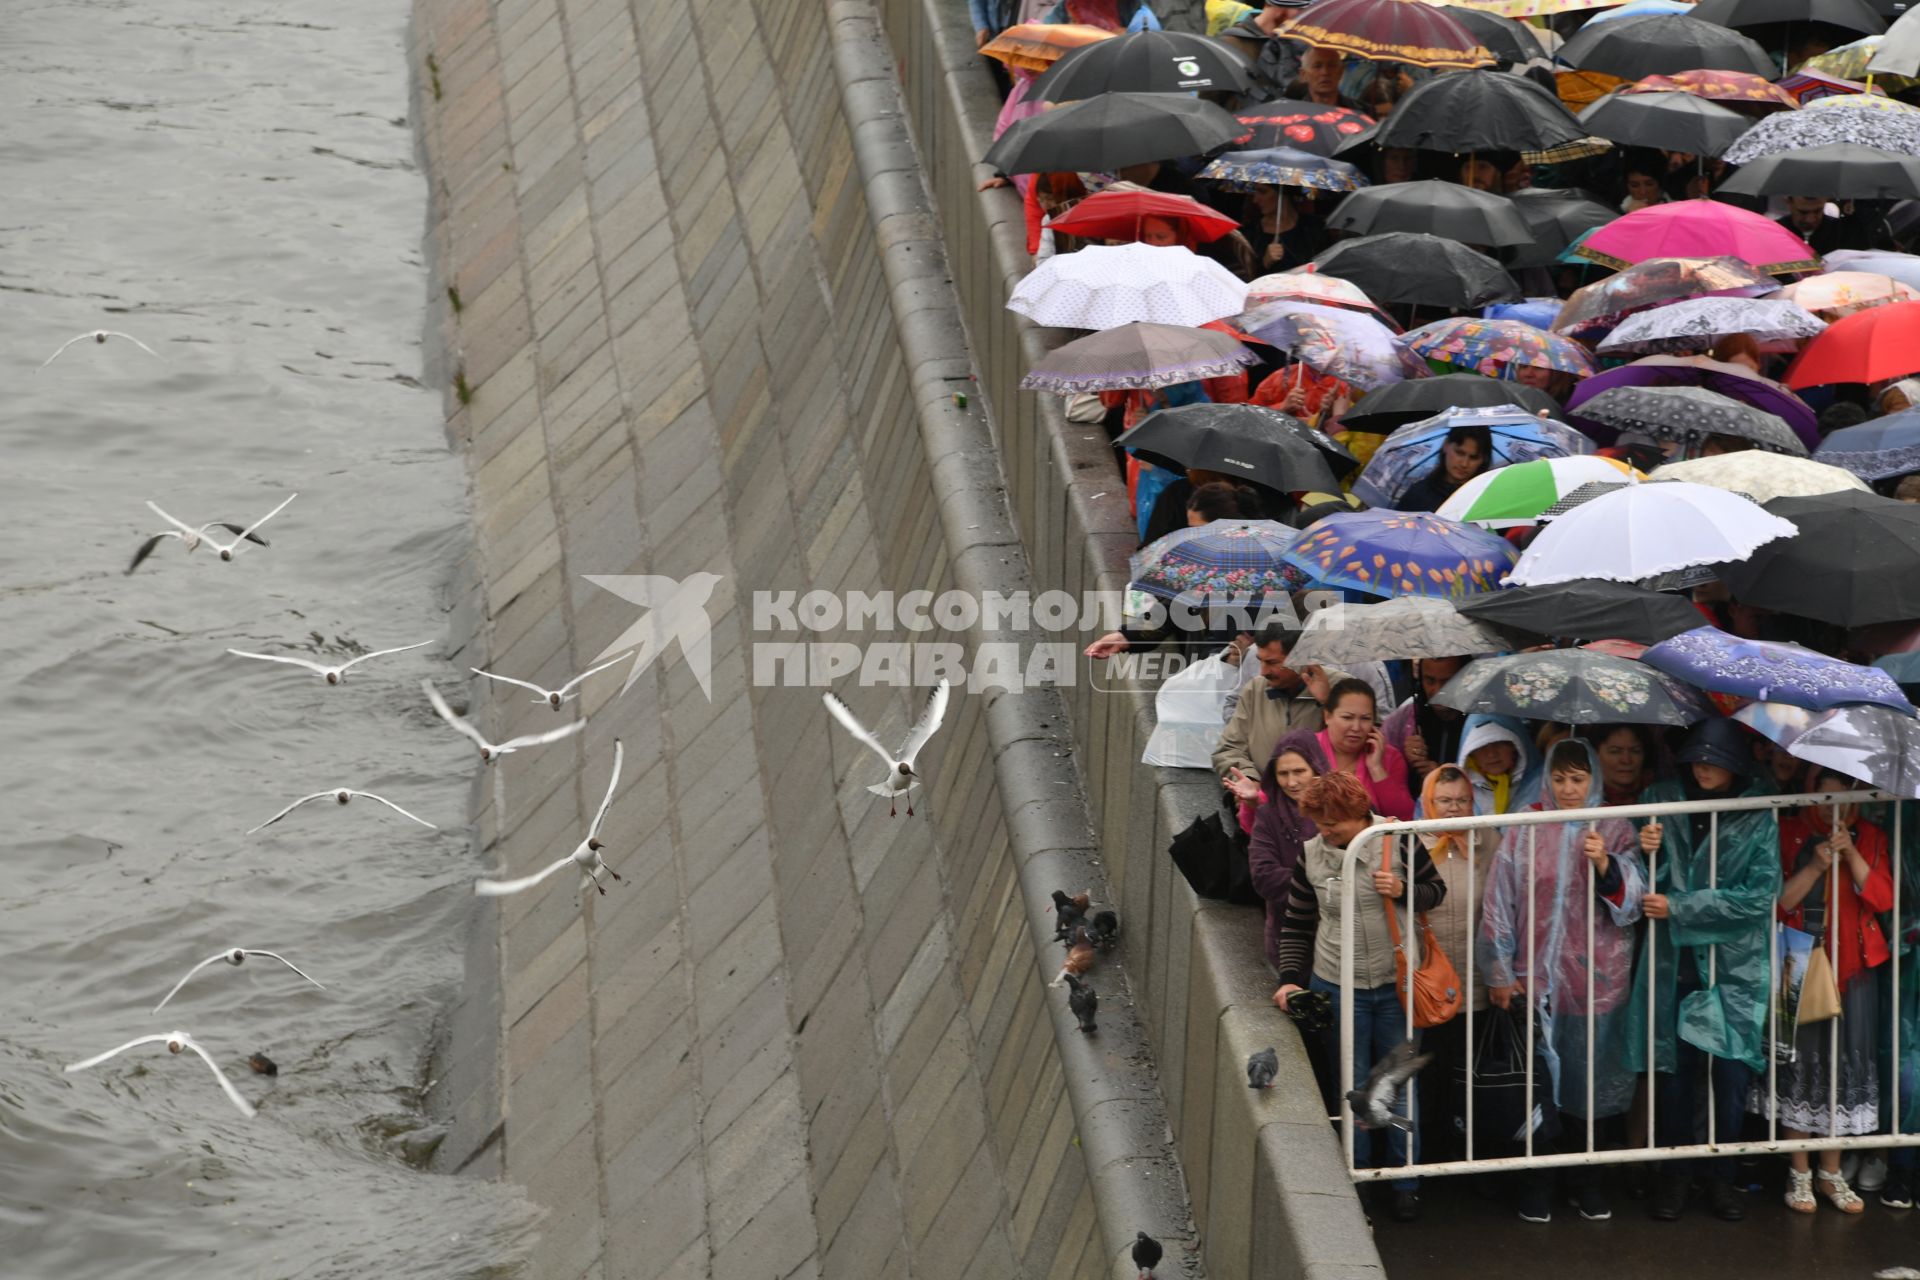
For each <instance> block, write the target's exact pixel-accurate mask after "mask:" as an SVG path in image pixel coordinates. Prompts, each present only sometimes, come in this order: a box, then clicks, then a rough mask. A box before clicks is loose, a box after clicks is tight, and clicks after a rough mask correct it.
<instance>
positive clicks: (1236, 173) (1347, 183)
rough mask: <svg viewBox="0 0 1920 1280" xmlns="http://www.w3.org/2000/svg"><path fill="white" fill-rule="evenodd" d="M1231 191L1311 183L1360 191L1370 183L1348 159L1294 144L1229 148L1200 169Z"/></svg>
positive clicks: (1327, 188) (1317, 187) (1316, 186)
mask: <svg viewBox="0 0 1920 1280" xmlns="http://www.w3.org/2000/svg"><path fill="white" fill-rule="evenodd" d="M1198 176H1200V177H1202V178H1210V179H1212V180H1213V181H1216V182H1218V183H1220V184H1221V185H1222V186H1224V187H1226V189H1227V190H1229V191H1251V190H1253V189H1254V188H1255V187H1311V188H1313V189H1314V190H1316V191H1357V190H1359V189H1360V188H1361V187H1364V186H1366V185H1367V180H1366V178H1364V177H1363V176H1361V173H1360V170H1358V169H1356V168H1354V167H1353V166H1352V165H1350V164H1348V163H1347V162H1346V161H1344V160H1330V159H1328V158H1327V157H1326V156H1321V155H1315V154H1314V153H1313V152H1311V151H1297V150H1295V149H1293V148H1292V147H1268V148H1266V149H1265V150H1262V151H1228V152H1226V153H1224V154H1222V155H1220V156H1218V157H1216V158H1215V159H1214V161H1213V162H1212V163H1211V164H1209V165H1208V166H1207V167H1206V168H1204V169H1202V170H1201V171H1200V173H1199V175H1198Z"/></svg>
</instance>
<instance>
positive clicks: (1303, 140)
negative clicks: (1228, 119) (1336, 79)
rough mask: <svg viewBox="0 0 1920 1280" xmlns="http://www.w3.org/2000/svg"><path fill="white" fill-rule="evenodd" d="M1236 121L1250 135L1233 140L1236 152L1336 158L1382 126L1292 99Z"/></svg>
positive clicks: (1361, 115) (1359, 114)
mask: <svg viewBox="0 0 1920 1280" xmlns="http://www.w3.org/2000/svg"><path fill="white" fill-rule="evenodd" d="M1288 30H1289V31H1291V30H1292V28H1288ZM1233 118H1234V119H1236V120H1238V121H1239V122H1240V123H1241V124H1243V125H1245V126H1247V132H1246V133H1245V134H1244V135H1242V136H1241V137H1238V138H1235V139H1234V140H1233V145H1234V148H1235V149H1236V150H1239V151H1263V150H1265V149H1267V148H1269V147H1292V148H1294V149H1295V150H1296V151H1311V152H1312V153H1313V154H1314V155H1317V156H1330V155H1332V154H1333V149H1334V148H1335V147H1337V146H1339V145H1340V144H1341V143H1343V142H1345V141H1347V140H1348V139H1349V138H1351V137H1353V135H1354V134H1356V133H1361V132H1363V131H1365V130H1367V129H1371V128H1373V126H1374V125H1376V124H1378V123H1379V121H1377V120H1375V119H1374V118H1373V117H1372V116H1370V115H1368V114H1367V113H1366V112H1364V111H1355V110H1354V109H1353V108H1352V107H1322V106H1316V105H1314V104H1313V103H1311V102H1297V101H1295V100H1294V99H1292V98H1276V99H1275V100H1274V101H1272V102H1269V103H1267V104H1266V105H1264V106H1259V107H1248V108H1246V109H1245V110H1243V111H1238V112H1235V113H1234V117H1233Z"/></svg>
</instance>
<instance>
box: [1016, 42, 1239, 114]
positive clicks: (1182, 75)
mask: <svg viewBox="0 0 1920 1280" xmlns="http://www.w3.org/2000/svg"><path fill="white" fill-rule="evenodd" d="M1246 88H1247V64H1246V63H1245V62H1244V61H1243V60H1242V59H1241V57H1240V55H1239V54H1237V53H1235V52H1234V51H1233V50H1232V49H1230V48H1228V47H1227V46H1226V45H1224V44H1222V43H1220V42H1219V41H1218V40H1209V39H1208V38H1207V37H1206V36H1198V35H1191V34H1189V33H1187V32H1184V31H1135V32H1133V33H1131V34H1129V35H1123V36H1116V37H1115V38H1114V39H1112V40H1101V41H1098V42H1095V43H1092V44H1087V45H1083V46H1082V47H1080V48H1078V49H1075V50H1073V51H1071V52H1070V53H1067V54H1066V55H1064V56H1063V57H1061V58H1060V60H1059V61H1057V62H1055V63H1054V64H1053V66H1052V67H1051V68H1049V69H1048V70H1047V71H1046V73H1045V74H1043V75H1041V76H1039V77H1038V78H1036V79H1035V80H1034V82H1033V84H1032V86H1031V87H1030V88H1029V89H1028V93H1029V95H1030V96H1032V97H1034V98H1037V99H1039V100H1040V101H1043V102H1078V101H1080V100H1082V99H1085V98H1093V97H1097V96H1098V95H1100V94H1103V93H1199V92H1203V91H1210V92H1214V93H1225V92H1234V93H1239V92H1244V91H1245V89H1246Z"/></svg>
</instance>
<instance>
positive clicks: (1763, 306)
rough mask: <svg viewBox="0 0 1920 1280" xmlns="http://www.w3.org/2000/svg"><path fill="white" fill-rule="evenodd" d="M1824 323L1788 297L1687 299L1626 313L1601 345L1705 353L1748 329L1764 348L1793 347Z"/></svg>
mask: <svg viewBox="0 0 1920 1280" xmlns="http://www.w3.org/2000/svg"><path fill="white" fill-rule="evenodd" d="M1816 278H1817V277H1816ZM1826 327H1827V324H1826V321H1824V320H1822V319H1820V318H1819V317H1818V316H1816V315H1814V314H1813V313H1812V312H1810V311H1808V310H1807V309H1806V308H1805V307H1802V306H1800V305H1799V304H1797V303H1794V302H1791V301H1788V300H1786V299H1784V298H1688V299H1686V300H1684V301H1681V302H1674V303H1669V304H1668V305H1666V306H1664V307H1653V308H1650V309H1648V310H1646V311H1639V312H1636V313H1634V314H1633V315H1630V316H1628V317H1627V318H1626V319H1625V320H1623V321H1621V322H1620V324H1619V325H1618V326H1616V327H1615V328H1614V330H1613V332H1612V333H1610V334H1608V335H1607V336H1606V338H1605V339H1604V340H1603V341H1602V342H1601V343H1600V346H1599V348H1598V349H1599V350H1600V351H1601V352H1603V353H1605V354H1607V355H1614V354H1630V355H1653V354H1656V353H1659V352H1665V351H1703V350H1705V349H1707V348H1708V347H1711V346H1712V345H1713V344H1714V343H1715V342H1717V341H1719V340H1720V339H1721V338H1724V337H1726V336H1727V335H1728V334H1732V333H1744V334H1746V335H1747V336H1749V337H1751V338H1752V339H1753V340H1754V341H1755V342H1757V343H1759V344H1760V349H1761V350H1763V351H1791V350H1793V349H1794V348H1795V347H1797V346H1798V345H1799V344H1800V343H1801V342H1803V341H1805V340H1806V339H1808V338H1811V337H1813V336H1814V335H1816V334H1818V333H1819V332H1820V331H1821V330H1823V329H1825V328H1826Z"/></svg>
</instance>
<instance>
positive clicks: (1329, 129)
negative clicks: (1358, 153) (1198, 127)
mask: <svg viewBox="0 0 1920 1280" xmlns="http://www.w3.org/2000/svg"><path fill="white" fill-rule="evenodd" d="M1234 119H1236V120H1238V121H1239V122H1240V123H1241V124H1242V125H1244V126H1246V130H1247V131H1246V133H1244V134H1242V135H1241V136H1240V137H1238V138H1235V139H1234V140H1233V145H1234V146H1236V147H1251V148H1266V147H1280V148H1291V149H1294V150H1297V151H1310V152H1312V153H1313V154H1314V155H1317V156H1330V155H1332V154H1333V149H1334V148H1335V147H1337V146H1339V145H1340V144H1341V143H1343V142H1345V141H1347V140H1348V139H1349V138H1352V137H1353V136H1354V135H1356V134H1360V133H1365V132H1366V131H1367V130H1368V129H1371V128H1373V126H1374V125H1375V124H1376V123H1377V122H1376V121H1375V120H1374V118H1373V117H1372V116H1370V115H1368V114H1367V113H1366V112H1364V111H1355V110H1353V109H1352V108H1351V107H1323V106H1318V105H1316V104H1314V103H1310V102H1301V101H1299V100H1297V99H1294V98H1276V99H1275V100H1274V101H1272V102H1269V103H1266V104H1265V105H1263V106H1258V107H1244V108H1242V109H1241V110H1240V111H1238V112H1236V113H1235V115H1234ZM1284 185H1291V186H1312V185H1313V184H1312V183H1290V184H1284Z"/></svg>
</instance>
